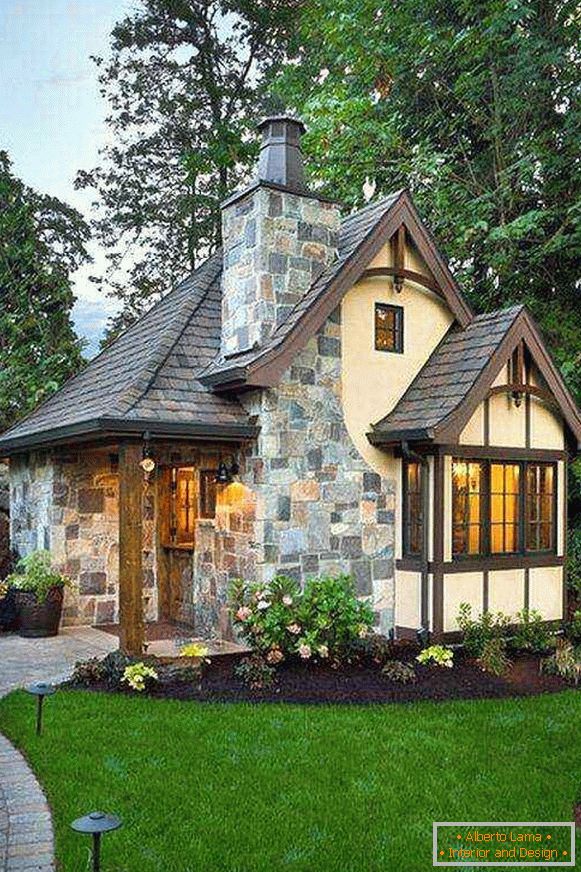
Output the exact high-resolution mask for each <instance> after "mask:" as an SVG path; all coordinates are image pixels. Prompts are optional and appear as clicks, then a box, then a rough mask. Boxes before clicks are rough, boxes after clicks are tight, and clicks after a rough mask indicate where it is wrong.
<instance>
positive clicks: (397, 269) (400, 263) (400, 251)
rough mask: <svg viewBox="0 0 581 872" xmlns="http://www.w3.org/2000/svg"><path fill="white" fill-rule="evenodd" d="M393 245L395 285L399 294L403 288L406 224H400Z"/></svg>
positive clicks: (393, 238)
mask: <svg viewBox="0 0 581 872" xmlns="http://www.w3.org/2000/svg"><path fill="white" fill-rule="evenodd" d="M392 246H393V268H394V277H393V287H394V289H395V292H396V293H397V294H399V293H400V292H401V290H402V288H403V281H404V268H405V224H400V225H399V227H398V229H397V230H396V232H395V233H394V235H393V237H392Z"/></svg>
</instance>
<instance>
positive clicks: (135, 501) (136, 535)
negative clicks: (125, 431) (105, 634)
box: [119, 442, 145, 656]
mask: <svg viewBox="0 0 581 872" xmlns="http://www.w3.org/2000/svg"><path fill="white" fill-rule="evenodd" d="M142 451H143V449H142V445H141V442H122V443H121V444H120V446H119V624H120V642H119V646H120V648H121V650H122V651H123V652H124V653H125V654H131V655H134V656H139V655H141V654H142V653H143V643H144V638H145V637H144V628H143V596H142V593H143V504H142V500H143V470H142V469H141V467H140V465H139V464H140V461H141V460H142V458H143V453H142Z"/></svg>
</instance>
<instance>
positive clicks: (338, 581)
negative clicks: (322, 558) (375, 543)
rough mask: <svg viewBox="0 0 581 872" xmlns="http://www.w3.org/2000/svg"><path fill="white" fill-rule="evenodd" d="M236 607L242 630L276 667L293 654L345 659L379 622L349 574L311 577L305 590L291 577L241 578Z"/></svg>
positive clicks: (233, 593) (235, 587) (233, 600)
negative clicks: (257, 580) (262, 580)
mask: <svg viewBox="0 0 581 872" xmlns="http://www.w3.org/2000/svg"><path fill="white" fill-rule="evenodd" d="M230 606H231V610H232V615H233V619H234V623H235V625H236V626H237V628H238V630H239V631H240V634H241V635H242V636H243V638H244V639H245V640H246V642H248V644H249V645H250V646H251V647H252V648H253V649H254V650H255V651H258V652H260V653H261V654H262V655H263V656H264V657H265V659H266V661H267V663H269V664H270V665H273V666H274V665H276V664H277V663H280V662H281V661H282V660H284V659H285V658H286V657H290V656H294V657H299V658H300V659H302V660H311V659H316V660H326V659H327V658H330V659H332V660H337V659H340V658H341V657H342V656H343V655H344V653H345V651H346V650H347V648H348V646H349V645H350V644H352V643H353V642H354V641H355V640H356V639H358V638H365V637H367V635H368V634H369V633H370V632H371V626H372V624H373V611H372V610H371V608H370V606H369V605H367V603H362V602H360V601H359V600H358V599H357V596H356V594H355V590H354V587H353V583H352V581H351V579H350V578H349V577H348V576H345V575H341V576H338V577H337V578H333V577H330V576H325V577H322V578H315V579H311V580H310V581H307V583H306V585H305V588H304V590H301V588H300V587H299V584H298V582H296V581H294V580H293V579H291V578H286V577H285V576H277V577H276V578H274V579H273V580H272V581H271V582H270V583H269V584H255V583H250V584H247V583H245V582H244V581H241V580H240V581H236V582H234V583H233V584H232V586H231V589H230Z"/></svg>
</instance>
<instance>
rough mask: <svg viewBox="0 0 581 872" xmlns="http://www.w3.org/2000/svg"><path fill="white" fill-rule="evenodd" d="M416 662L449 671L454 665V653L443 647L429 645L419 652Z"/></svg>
mask: <svg viewBox="0 0 581 872" xmlns="http://www.w3.org/2000/svg"><path fill="white" fill-rule="evenodd" d="M416 660H417V661H418V662H419V663H423V664H424V665H427V666H447V667H448V668H449V669H451V668H452V666H453V665H454V652H453V651H452V649H451V648H446V646H445V645H430V647H429V648H424V650H423V651H420V653H419V654H418V656H417V657H416Z"/></svg>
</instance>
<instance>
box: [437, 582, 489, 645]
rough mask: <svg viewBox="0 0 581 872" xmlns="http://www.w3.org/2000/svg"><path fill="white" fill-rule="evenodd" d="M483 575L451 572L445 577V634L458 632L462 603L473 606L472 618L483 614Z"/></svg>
mask: <svg viewBox="0 0 581 872" xmlns="http://www.w3.org/2000/svg"><path fill="white" fill-rule="evenodd" d="M482 592H483V583H482V573H481V572H451V573H448V574H446V575H444V632H445V633H453V632H455V631H456V630H458V623H457V621H456V618H457V616H458V611H459V609H460V604H461V603H468V604H469V605H471V606H472V617H473V618H475V617H477V616H478V615H480V614H482V609H483V605H484V604H483V602H482Z"/></svg>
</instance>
